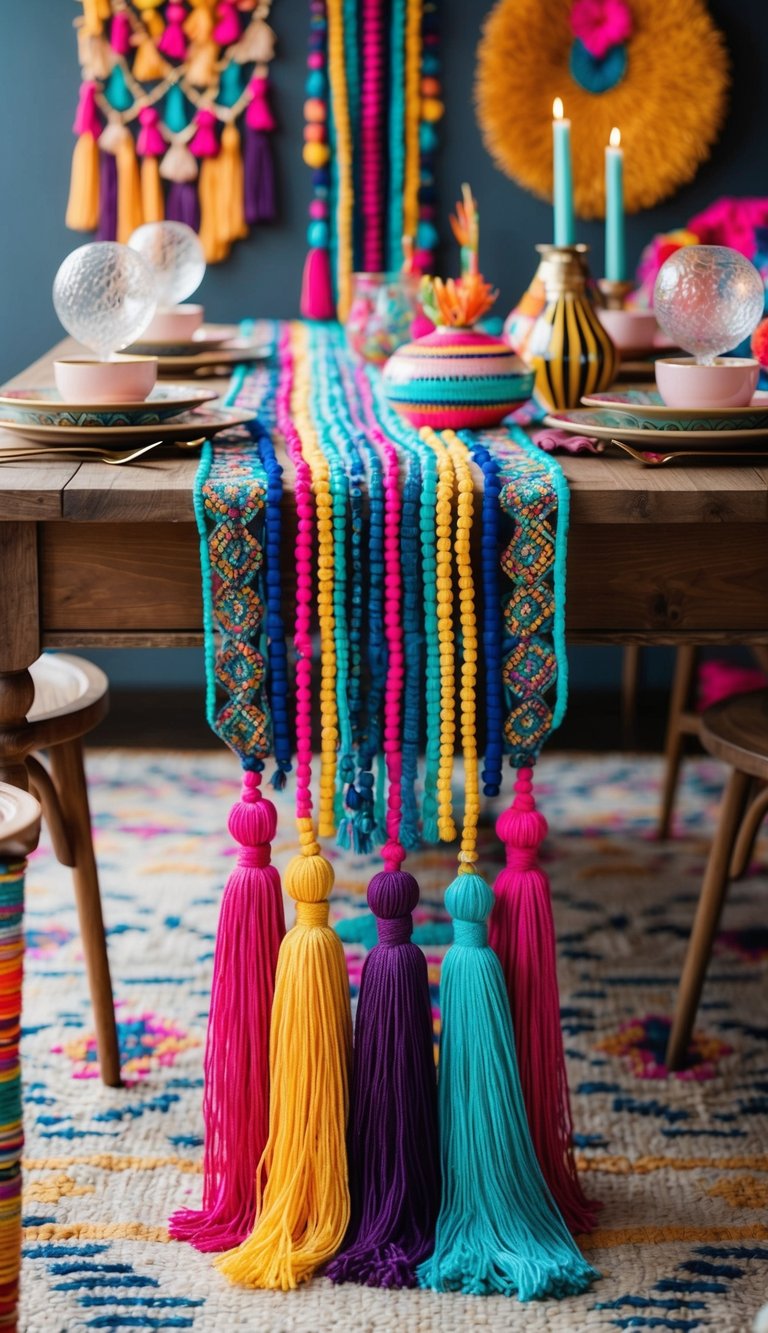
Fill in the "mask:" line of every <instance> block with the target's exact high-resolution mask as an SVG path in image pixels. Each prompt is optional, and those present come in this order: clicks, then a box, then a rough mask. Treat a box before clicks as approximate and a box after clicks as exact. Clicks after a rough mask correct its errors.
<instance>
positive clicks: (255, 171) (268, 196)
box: [244, 76, 277, 226]
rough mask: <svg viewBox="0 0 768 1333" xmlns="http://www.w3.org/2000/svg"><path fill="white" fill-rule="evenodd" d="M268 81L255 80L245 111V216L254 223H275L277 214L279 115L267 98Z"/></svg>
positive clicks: (256, 78) (252, 80)
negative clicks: (274, 137) (275, 150)
mask: <svg viewBox="0 0 768 1333" xmlns="http://www.w3.org/2000/svg"><path fill="white" fill-rule="evenodd" d="M268 87H269V83H268V80H267V79H266V78H265V77H263V76H256V77H255V78H253V79H251V82H250V84H249V89H250V92H251V94H252V96H251V101H250V102H249V104H248V108H247V110H246V113H245V160H244V168H245V218H246V222H248V224H249V225H250V226H254V225H255V224H256V223H257V222H274V220H275V217H276V216H277V191H276V188H275V163H274V158H273V156H272V139H271V136H272V132H273V130H274V128H275V118H274V116H273V115H272V112H271V110H270V107H269V102H268V101H267V89H268Z"/></svg>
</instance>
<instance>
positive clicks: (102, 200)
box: [96, 150, 117, 241]
mask: <svg viewBox="0 0 768 1333" xmlns="http://www.w3.org/2000/svg"><path fill="white" fill-rule="evenodd" d="M116 236H117V162H116V160H115V155H114V153H107V152H105V151H104V150H102V152H100V153H99V225H98V227H97V229H96V240H97V241H114V240H115V238H116Z"/></svg>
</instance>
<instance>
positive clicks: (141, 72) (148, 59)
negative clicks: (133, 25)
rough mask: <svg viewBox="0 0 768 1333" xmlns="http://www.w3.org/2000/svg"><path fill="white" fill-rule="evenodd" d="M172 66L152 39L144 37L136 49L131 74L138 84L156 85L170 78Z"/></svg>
mask: <svg viewBox="0 0 768 1333" xmlns="http://www.w3.org/2000/svg"><path fill="white" fill-rule="evenodd" d="M170 68H171V67H170V65H169V64H168V61H167V60H163V57H162V56H161V55H160V53H159V52H158V49H157V47H156V46H155V43H154V41H153V40H152V38H151V37H144V38H142V40H141V41H140V42H139V44H138V46H137V47H136V54H135V56H134V57H133V69H132V70H131V73H132V74H133V77H134V79H136V81H137V83H155V82H157V80H159V79H165V78H167V77H168V73H169V71H170Z"/></svg>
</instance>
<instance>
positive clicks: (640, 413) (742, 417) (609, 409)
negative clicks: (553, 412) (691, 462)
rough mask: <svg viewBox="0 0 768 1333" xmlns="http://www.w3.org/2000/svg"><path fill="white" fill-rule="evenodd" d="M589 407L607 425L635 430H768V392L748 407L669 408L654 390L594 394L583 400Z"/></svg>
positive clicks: (758, 392) (761, 392) (756, 397)
mask: <svg viewBox="0 0 768 1333" xmlns="http://www.w3.org/2000/svg"><path fill="white" fill-rule="evenodd" d="M581 401H582V403H583V404H584V406H585V407H590V408H598V409H599V411H600V416H601V419H602V421H603V424H604V425H606V426H611V425H616V426H619V427H621V428H622V429H624V428H625V427H627V426H629V427H631V428H632V429H633V430H666V431H685V432H686V433H687V432H688V431H702V430H711V431H732V430H736V431H739V430H768V393H766V392H765V391H764V390H758V391H757V393H756V394H755V396H754V398H753V399H752V402H751V403H748V404H747V406H746V407H729V408H724V409H718V408H712V407H700V408H694V407H692V408H682V407H667V406H666V404H665V403H663V402H662V399H661V395H660V394H659V393H658V392H657V391H656V390H654V389H628V390H627V391H626V393H617V392H616V391H615V390H614V391H612V392H609V393H593V394H591V395H589V396H588V397H585V398H582V400H581Z"/></svg>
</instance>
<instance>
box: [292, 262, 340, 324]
mask: <svg viewBox="0 0 768 1333" xmlns="http://www.w3.org/2000/svg"><path fill="white" fill-rule="evenodd" d="M301 313H302V315H303V316H304V318H305V319H335V317H336V305H335V302H334V299H333V279H332V277H331V256H330V254H329V253H328V251H327V250H310V251H309V253H308V255H307V258H306V260H305V261H304V276H303V278H302V282H301Z"/></svg>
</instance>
